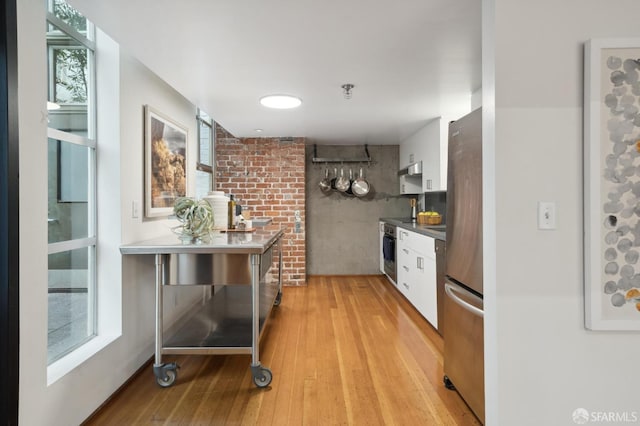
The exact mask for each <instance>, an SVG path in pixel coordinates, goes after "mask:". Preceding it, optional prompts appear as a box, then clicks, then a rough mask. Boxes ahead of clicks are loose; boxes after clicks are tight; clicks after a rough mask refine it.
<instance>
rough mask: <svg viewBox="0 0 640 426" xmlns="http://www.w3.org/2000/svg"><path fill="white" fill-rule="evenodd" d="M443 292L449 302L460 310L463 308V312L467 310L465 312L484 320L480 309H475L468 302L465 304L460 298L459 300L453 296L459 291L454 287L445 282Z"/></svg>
mask: <svg viewBox="0 0 640 426" xmlns="http://www.w3.org/2000/svg"><path fill="white" fill-rule="evenodd" d="M444 291H445V293H447V295H448V296H449V297H450V298H451V300H453V301H454V302H456V303H457V304H458V305H460V306H461V307H462V308H464V309H465V310H467V311H469V312H471V313H473V314H475V315H477V316H479V317H480V318H484V311H483V310H482V309H480V308H477V307H475V306H473V305H472V304H470V303H469V302H466V301H464V300H462V299H461V298H459V297H458V296H457V295H456V294H455V293H456V292H457V293H460V290H458V289H457V288H456V287H454V286H453V285H451V284H450V283H448V282H445V283H444Z"/></svg>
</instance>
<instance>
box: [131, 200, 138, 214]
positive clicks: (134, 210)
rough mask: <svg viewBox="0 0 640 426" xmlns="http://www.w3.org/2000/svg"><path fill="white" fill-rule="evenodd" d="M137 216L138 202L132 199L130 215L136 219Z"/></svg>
mask: <svg viewBox="0 0 640 426" xmlns="http://www.w3.org/2000/svg"><path fill="white" fill-rule="evenodd" d="M138 216H140V203H138V202H137V201H135V200H134V201H132V202H131V217H132V218H133V219H137V218H138Z"/></svg>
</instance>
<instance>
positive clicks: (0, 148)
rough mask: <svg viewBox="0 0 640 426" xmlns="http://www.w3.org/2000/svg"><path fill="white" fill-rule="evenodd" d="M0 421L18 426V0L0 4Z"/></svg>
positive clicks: (4, 0)
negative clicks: (2, 373)
mask: <svg viewBox="0 0 640 426" xmlns="http://www.w3.org/2000/svg"><path fill="white" fill-rule="evenodd" d="M0 22H1V23H2V24H1V25H0V365H1V366H2V368H3V370H4V377H3V379H2V380H0V419H3V420H4V421H5V422H6V423H5V424H7V425H17V424H18V388H19V368H18V367H19V342H20V327H19V284H20V280H19V267H20V264H19V242H20V236H19V227H18V225H19V213H20V211H19V204H18V201H19V188H18V63H17V61H18V53H17V50H18V47H17V17H16V0H3V2H2V3H1V4H0Z"/></svg>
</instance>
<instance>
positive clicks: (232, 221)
mask: <svg viewBox="0 0 640 426" xmlns="http://www.w3.org/2000/svg"><path fill="white" fill-rule="evenodd" d="M227 216H228V221H229V224H228V225H227V226H228V227H229V229H236V202H235V200H234V199H233V194H229V209H228V213H227Z"/></svg>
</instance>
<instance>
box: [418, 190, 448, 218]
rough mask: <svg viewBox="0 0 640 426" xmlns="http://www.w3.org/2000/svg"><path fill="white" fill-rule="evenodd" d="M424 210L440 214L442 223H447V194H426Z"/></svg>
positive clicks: (444, 192)
mask: <svg viewBox="0 0 640 426" xmlns="http://www.w3.org/2000/svg"><path fill="white" fill-rule="evenodd" d="M424 209H425V210H429V211H436V212H438V213H440V214H441V215H442V223H443V224H444V223H447V192H446V191H436V192H425V193H424Z"/></svg>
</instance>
